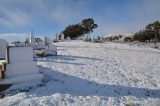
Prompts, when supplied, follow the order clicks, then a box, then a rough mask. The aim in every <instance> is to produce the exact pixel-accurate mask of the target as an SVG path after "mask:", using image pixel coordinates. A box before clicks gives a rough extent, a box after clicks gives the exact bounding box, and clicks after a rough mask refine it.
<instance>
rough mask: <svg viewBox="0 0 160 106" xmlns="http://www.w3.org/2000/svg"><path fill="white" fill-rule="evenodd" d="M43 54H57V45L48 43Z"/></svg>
mask: <svg viewBox="0 0 160 106" xmlns="http://www.w3.org/2000/svg"><path fill="white" fill-rule="evenodd" d="M45 55H57V46H56V45H53V44H50V45H48V49H47V51H46V52H45Z"/></svg>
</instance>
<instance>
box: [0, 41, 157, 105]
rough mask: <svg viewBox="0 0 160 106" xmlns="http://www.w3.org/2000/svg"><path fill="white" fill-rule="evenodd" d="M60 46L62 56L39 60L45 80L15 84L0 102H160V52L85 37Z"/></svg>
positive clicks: (108, 103)
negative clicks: (25, 85)
mask: <svg viewBox="0 0 160 106" xmlns="http://www.w3.org/2000/svg"><path fill="white" fill-rule="evenodd" d="M57 45H58V56H55V57H46V58H38V59H37V60H38V62H37V64H38V65H39V66H40V67H41V68H40V71H41V72H42V73H43V74H44V75H45V78H44V81H45V82H44V83H42V84H41V85H39V86H34V87H29V88H25V89H23V90H21V89H22V88H23V87H24V86H22V85H15V86H13V87H11V88H10V89H9V90H8V91H6V93H8V96H7V97H5V98H3V99H0V106H8V105H20V106H37V105H41V106H64V105H68V106H114V105H115V106H119V105H121V106H126V105H131V106H132V105H136V106H139V105H144V106H159V105H160V51H159V50H156V49H152V48H147V47H138V46H130V45H128V44H119V43H86V42H81V41H74V42H73V41H72V42H59V43H57ZM21 87H22V88H21ZM16 88H19V89H16ZM19 91H28V92H19ZM15 92H18V93H16V94H14V93H15Z"/></svg>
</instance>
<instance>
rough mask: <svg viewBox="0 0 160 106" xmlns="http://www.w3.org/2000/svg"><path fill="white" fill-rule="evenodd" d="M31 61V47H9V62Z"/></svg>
mask: <svg viewBox="0 0 160 106" xmlns="http://www.w3.org/2000/svg"><path fill="white" fill-rule="evenodd" d="M22 61H33V48H32V47H11V48H9V63H15V62H22Z"/></svg>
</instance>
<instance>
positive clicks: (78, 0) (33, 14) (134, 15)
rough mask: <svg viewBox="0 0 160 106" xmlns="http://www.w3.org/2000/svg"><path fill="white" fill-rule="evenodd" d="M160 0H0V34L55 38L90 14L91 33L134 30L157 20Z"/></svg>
mask: <svg viewBox="0 0 160 106" xmlns="http://www.w3.org/2000/svg"><path fill="white" fill-rule="evenodd" d="M159 10H160V0H0V38H16V37H17V38H18V37H19V38H21V37H22V36H23V35H25V34H26V33H28V32H29V30H30V29H33V31H34V34H35V35H36V36H50V37H52V38H54V35H55V34H56V33H60V32H61V31H62V30H63V29H64V28H65V27H66V26H68V25H69V24H76V23H79V22H81V20H82V19H85V18H93V19H94V20H95V23H97V24H98V25H99V26H98V28H97V29H96V30H95V31H94V33H93V34H94V35H97V34H102V35H107V34H110V33H133V32H136V31H138V30H140V29H143V28H144V27H145V26H146V25H147V24H148V23H150V22H153V21H155V20H160V12H159Z"/></svg>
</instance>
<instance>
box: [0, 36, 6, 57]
mask: <svg viewBox="0 0 160 106" xmlns="http://www.w3.org/2000/svg"><path fill="white" fill-rule="evenodd" d="M6 50H7V42H6V41H5V40H3V39H0V59H5V58H6Z"/></svg>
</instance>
